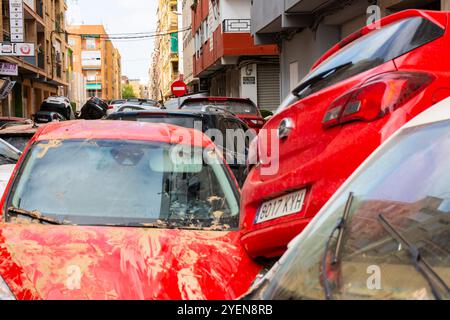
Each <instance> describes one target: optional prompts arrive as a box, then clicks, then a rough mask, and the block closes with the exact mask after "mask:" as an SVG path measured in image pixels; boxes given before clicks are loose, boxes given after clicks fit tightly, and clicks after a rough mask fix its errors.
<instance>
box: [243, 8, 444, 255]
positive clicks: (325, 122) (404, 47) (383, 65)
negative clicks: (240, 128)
mask: <svg viewBox="0 0 450 320" xmlns="http://www.w3.org/2000/svg"><path fill="white" fill-rule="evenodd" d="M448 20H449V13H448V12H435V11H418V10H408V11H403V12H400V13H397V14H394V15H391V16H388V17H386V18H384V19H382V20H381V22H380V24H379V28H377V25H370V26H368V27H366V28H364V29H362V30H360V31H358V32H356V33H355V34H353V35H351V36H349V37H348V38H347V39H345V40H343V41H342V42H341V43H339V44H338V45H336V46H335V47H334V48H332V49H331V50H330V51H329V52H328V53H326V54H325V55H324V56H323V57H322V58H321V59H320V60H319V61H318V62H317V63H316V64H315V66H314V67H313V69H312V71H311V72H310V74H309V75H308V76H307V77H306V78H305V79H303V80H302V81H301V83H300V84H299V85H298V87H297V88H296V89H295V90H293V92H292V94H291V96H290V97H289V98H288V99H287V101H286V102H285V103H284V104H283V105H282V106H281V107H280V110H279V112H278V114H276V115H275V116H274V117H273V118H272V119H271V120H270V121H269V122H268V123H267V124H266V126H265V127H264V129H267V130H268V131H272V132H273V131H275V132H276V133H277V134H276V135H275V136H274V138H273V139H275V140H276V141H277V142H278V143H277V144H275V145H279V152H278V150H273V149H271V148H272V145H273V144H272V143H265V141H264V139H261V134H260V138H259V143H255V145H256V146H257V148H258V152H256V151H255V149H253V151H252V152H251V153H252V154H253V155H254V154H258V155H259V162H258V163H257V165H256V166H255V167H254V168H253V170H252V171H251V173H250V175H249V177H248V179H247V182H246V184H245V186H244V188H243V203H242V208H241V212H242V213H243V215H244V216H243V218H242V229H243V234H244V235H243V238H242V240H243V243H244V245H245V247H246V248H247V249H248V252H249V253H250V254H251V256H254V257H257V256H265V257H276V256H279V255H280V254H282V253H283V252H284V251H285V250H286V245H287V243H288V242H289V241H290V240H292V238H293V237H294V236H296V235H297V234H298V233H299V232H301V231H302V230H303V229H304V228H305V227H306V226H307V225H308V223H309V222H310V221H311V219H312V218H313V217H314V216H315V215H316V214H317V212H318V211H319V210H320V209H321V208H322V206H323V205H324V204H325V203H326V201H327V200H328V199H329V198H330V197H331V196H332V195H333V194H334V193H335V191H336V190H337V189H338V188H339V187H340V186H341V185H342V183H343V182H344V181H345V180H346V179H347V178H348V177H349V176H350V175H351V174H352V173H353V172H354V170H355V169H356V168H357V167H358V166H359V165H360V164H361V163H362V162H363V161H364V160H365V159H366V158H367V157H368V156H369V155H370V154H371V153H372V152H373V151H374V150H375V149H376V148H377V147H378V146H380V144H381V143H383V142H384V141H385V140H386V139H387V138H389V137H390V136H391V135H392V134H393V133H395V132H396V130H398V129H399V128H400V127H401V126H402V125H404V124H405V123H406V122H408V121H409V120H410V119H412V118H413V117H415V116H416V115H418V114H419V113H421V112H422V111H424V110H426V109H427V108H429V107H431V106H432V105H433V104H434V103H436V102H438V101H440V100H442V99H444V98H446V97H448V96H449V95H450V76H449V72H448V71H449V70H450V60H448V59H445V58H444V57H446V56H447V55H448V54H449V48H450V35H449V32H448ZM269 140H270V139H269ZM271 141H273V140H270V141H269V142H271ZM271 154H274V155H275V156H276V157H277V156H278V155H279V163H276V159H275V158H268V157H265V159H264V160H262V159H263V158H264V155H271ZM272 165H274V166H275V165H277V166H278V167H277V170H276V173H274V174H264V173H263V169H265V168H267V167H270V166H272Z"/></svg>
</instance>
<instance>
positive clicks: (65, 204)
mask: <svg viewBox="0 0 450 320" xmlns="http://www.w3.org/2000/svg"><path fill="white" fill-rule="evenodd" d="M179 148H180V146H179V145H168V144H164V143H153V142H133V141H106V140H89V141H71V140H69V141H42V142H39V143H36V144H35V145H34V146H33V147H32V149H31V151H30V152H29V153H28V154H27V156H26V159H25V163H24V165H23V167H22V169H21V172H20V176H19V178H18V179H16V183H15V186H14V191H13V192H12V194H11V196H10V198H9V199H10V200H9V205H8V208H16V209H20V210H27V211H30V212H38V213H39V214H41V215H43V216H46V217H50V218H52V219H56V220H57V221H64V223H69V224H77V225H118V226H119V225H120V226H143V227H152V226H153V227H162V228H192V229H214V230H228V229H235V228H237V226H238V215H239V206H238V195H237V193H236V190H235V187H233V185H232V183H230V181H231V180H230V178H229V176H228V173H227V171H226V170H225V169H224V166H223V164H221V163H220V162H221V161H218V159H217V155H216V153H215V152H214V151H212V150H203V149H201V148H190V147H187V149H186V148H182V149H181V150H180V149H179ZM181 153H182V156H180V154H181ZM177 156H179V157H181V158H177Z"/></svg>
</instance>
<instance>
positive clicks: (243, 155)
mask: <svg viewBox="0 0 450 320" xmlns="http://www.w3.org/2000/svg"><path fill="white" fill-rule="evenodd" d="M107 119H108V120H125V121H140V122H151V123H166V124H171V125H177V126H180V127H184V128H194V129H198V130H201V131H202V132H203V133H205V134H206V135H208V136H209V137H210V138H211V140H213V141H214V142H215V143H216V145H217V146H218V147H219V148H222V150H223V153H224V158H225V159H228V161H227V162H228V165H229V166H230V168H231V169H232V171H233V173H234V174H235V176H236V180H237V181H238V183H239V185H240V186H242V185H243V184H244V182H245V179H246V176H247V169H246V161H247V155H248V148H249V144H250V142H251V141H252V140H253V138H255V137H256V133H255V131H254V130H252V129H251V128H249V127H248V126H247V124H246V123H245V122H243V121H242V120H240V119H239V118H237V117H236V116H235V115H234V114H232V113H231V112H228V111H227V110H224V109H221V108H216V107H205V108H203V109H201V110H197V111H189V110H182V111H173V110H172V111H171V110H161V111H135V112H117V113H114V114H111V115H110V116H108V118H107ZM219 135H221V138H222V139H219V137H218V136H219Z"/></svg>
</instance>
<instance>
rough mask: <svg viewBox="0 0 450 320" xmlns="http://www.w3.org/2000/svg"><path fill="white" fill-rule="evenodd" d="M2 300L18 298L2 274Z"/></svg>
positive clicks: (0, 298)
mask: <svg viewBox="0 0 450 320" xmlns="http://www.w3.org/2000/svg"><path fill="white" fill-rule="evenodd" d="M1 300H16V297H15V296H14V294H13V293H12V292H11V289H9V287H8V285H7V284H6V282H5V280H3V278H2V277H1V276H0V301H1Z"/></svg>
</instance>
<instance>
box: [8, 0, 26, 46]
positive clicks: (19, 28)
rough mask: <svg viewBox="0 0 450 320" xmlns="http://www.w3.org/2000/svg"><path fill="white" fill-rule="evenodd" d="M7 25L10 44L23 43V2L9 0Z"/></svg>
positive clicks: (20, 0) (21, 0)
mask: <svg viewBox="0 0 450 320" xmlns="http://www.w3.org/2000/svg"><path fill="white" fill-rule="evenodd" d="M9 24H10V27H11V28H10V29H11V32H10V33H11V42H23V41H24V30H23V0H9Z"/></svg>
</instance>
